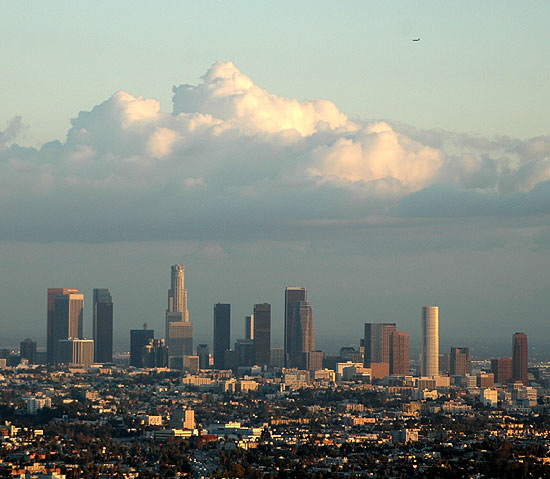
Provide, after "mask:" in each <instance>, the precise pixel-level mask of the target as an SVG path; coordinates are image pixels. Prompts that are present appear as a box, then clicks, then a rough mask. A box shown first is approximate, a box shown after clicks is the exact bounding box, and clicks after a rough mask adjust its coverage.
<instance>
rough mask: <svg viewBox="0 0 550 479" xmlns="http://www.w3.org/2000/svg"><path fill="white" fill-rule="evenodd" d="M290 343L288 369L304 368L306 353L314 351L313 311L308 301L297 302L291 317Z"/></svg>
mask: <svg viewBox="0 0 550 479" xmlns="http://www.w3.org/2000/svg"><path fill="white" fill-rule="evenodd" d="M292 322H293V325H292V335H291V336H290V338H289V341H290V355H289V362H290V367H293V368H294V367H296V368H301V369H308V368H306V361H307V358H306V353H309V352H311V351H314V350H315V325H314V319H313V310H312V308H311V303H310V302H309V301H298V302H297V303H296V305H295V306H294V314H293V315H292Z"/></svg>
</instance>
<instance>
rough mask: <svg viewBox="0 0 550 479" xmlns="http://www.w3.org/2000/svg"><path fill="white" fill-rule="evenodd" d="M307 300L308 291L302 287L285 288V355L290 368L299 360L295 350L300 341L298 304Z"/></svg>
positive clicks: (286, 363)
mask: <svg viewBox="0 0 550 479" xmlns="http://www.w3.org/2000/svg"><path fill="white" fill-rule="evenodd" d="M306 300H307V289H306V288H304V287H301V286H287V287H286V288H285V330H284V351H285V352H284V355H285V365H286V366H287V367H290V366H291V364H292V363H293V362H295V361H296V360H297V356H298V353H297V352H296V351H295V350H294V348H295V347H296V345H297V344H298V341H297V340H296V335H297V334H298V333H297V325H296V320H295V317H294V314H295V312H296V304H297V303H298V302H299V301H306Z"/></svg>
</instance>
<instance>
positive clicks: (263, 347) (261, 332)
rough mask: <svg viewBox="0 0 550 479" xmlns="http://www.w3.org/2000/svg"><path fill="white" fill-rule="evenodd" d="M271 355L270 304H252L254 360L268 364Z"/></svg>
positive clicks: (257, 362) (260, 363) (264, 364)
mask: <svg viewBox="0 0 550 479" xmlns="http://www.w3.org/2000/svg"><path fill="white" fill-rule="evenodd" d="M270 356H271V304H269V303H261V304H255V305H254V362H255V364H257V365H259V366H269V365H270Z"/></svg>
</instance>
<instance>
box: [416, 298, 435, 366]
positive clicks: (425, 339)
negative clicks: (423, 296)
mask: <svg viewBox="0 0 550 479" xmlns="http://www.w3.org/2000/svg"><path fill="white" fill-rule="evenodd" d="M420 374H421V375H422V376H439V307H438V306H424V307H423V308H422V349H421V358H420Z"/></svg>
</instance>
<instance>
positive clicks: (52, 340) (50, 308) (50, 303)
mask: <svg viewBox="0 0 550 479" xmlns="http://www.w3.org/2000/svg"><path fill="white" fill-rule="evenodd" d="M76 293H78V289H75V288H48V296H47V309H46V311H47V330H46V347H47V353H46V354H47V362H48V364H55V352H56V349H57V341H59V339H65V338H57V337H56V333H55V332H54V317H55V297H56V296H57V295H58V294H76Z"/></svg>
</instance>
